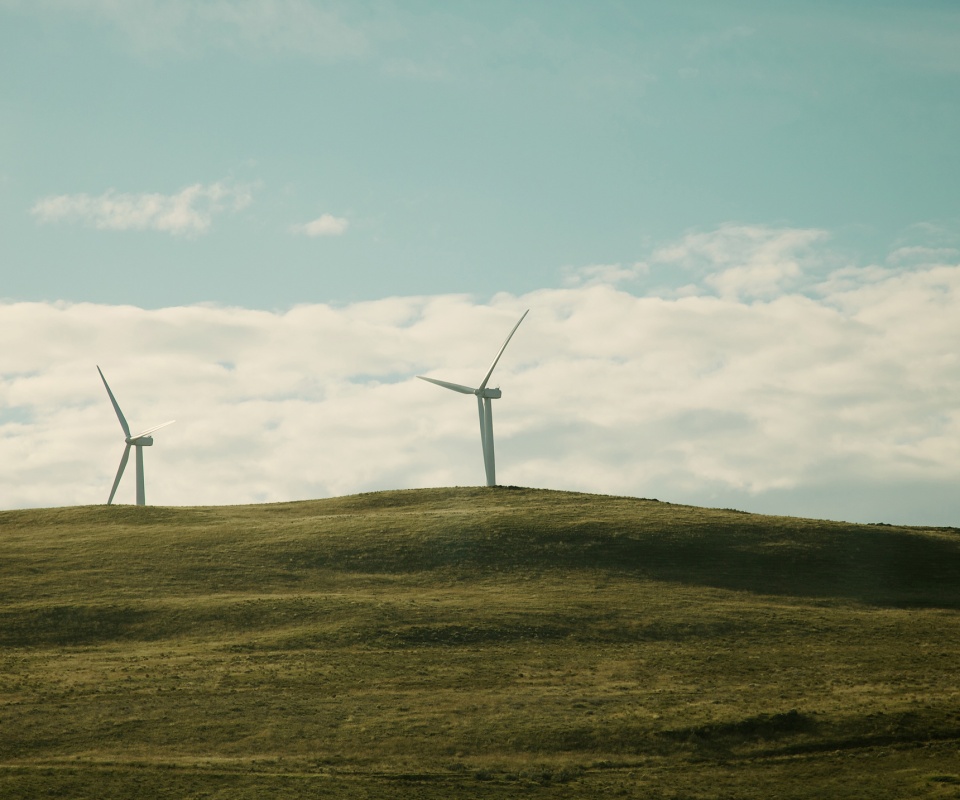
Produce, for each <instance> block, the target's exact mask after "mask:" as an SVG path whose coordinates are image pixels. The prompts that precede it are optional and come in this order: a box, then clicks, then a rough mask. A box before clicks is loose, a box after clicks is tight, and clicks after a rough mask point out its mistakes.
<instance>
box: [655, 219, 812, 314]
mask: <svg viewBox="0 0 960 800" xmlns="http://www.w3.org/2000/svg"><path fill="white" fill-rule="evenodd" d="M826 238H827V234H826V232H825V231H821V230H815V229H796V228H768V227H764V226H759V225H724V226H722V227H721V228H719V229H718V230H715V231H709V232H705V233H691V234H689V235H687V236H686V237H685V238H684V239H683V240H682V241H680V242H678V243H676V244H673V245H670V246H669V247H663V248H660V249H659V250H657V251H655V252H654V253H653V256H652V261H654V262H657V263H660V264H675V265H678V266H682V267H684V268H686V269H688V270H690V271H691V273H693V274H695V275H697V276H699V277H700V278H703V279H704V282H705V284H706V286H705V287H704V289H707V288H708V287H709V289H710V290H712V291H715V292H716V293H718V294H719V295H720V296H722V297H730V298H734V297H739V298H744V299H746V298H763V299H769V298H772V297H776V296H777V295H779V294H781V293H783V292H784V291H788V290H791V289H796V288H798V287H799V286H800V284H801V280H802V278H803V276H804V273H805V271H806V269H808V268H809V266H810V265H811V262H814V261H816V260H817V259H818V258H822V253H820V252H818V251H816V250H814V249H813V246H814V245H816V244H818V243H820V242H822V241H824V240H825V239H826Z"/></svg>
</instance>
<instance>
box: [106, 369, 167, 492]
mask: <svg viewBox="0 0 960 800" xmlns="http://www.w3.org/2000/svg"><path fill="white" fill-rule="evenodd" d="M97 372H99V373H100V380H102V381H103V385H104V386H105V387H106V389H107V394H108V395H110V402H111V403H113V410H114V411H116V412H117V419H118V420H120V427H121V428H123V435H124V437H126V438H125V439H124V442H126V445H127V446H126V447H125V448H124V449H123V455H122V456H121V457H120V469H118V470H117V477H116V478H115V479H114V481H113V488H112V489H111V490H110V499H109V500H107V505H110V504H111V503H112V502H113V496H114V495H115V494H116V493H117V486H119V485H120V478H121V477H122V476H123V468H124V467H125V466H127V459H128V458H130V448H131V447H136V448H137V505H138V506H144V505H146V504H147V501H146V499H145V496H144V492H143V448H144V447H150V445H152V444H153V437H152V436H151V435H150V434H151V433H153V432H154V431H158V430H160V429H161V428H165V427H167V425H170V424H171V423H173V422H176V420H173V419H172V420H170V421H169V422H164V423H163V424H162V425H155V426H154V427H152V428H147V430H145V431H143V432H142V433H138V434H137V435H136V436H131V435H130V426H129V425H127V420H126V419H125V418H124V416H123V412H122V411H121V410H120V406H119V405H117V398H115V397H114V396H113V392H111V391H110V385H109V384H108V383H107V379H106V378H104V377H103V370H102V369H100V367H97Z"/></svg>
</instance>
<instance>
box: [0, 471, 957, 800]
mask: <svg viewBox="0 0 960 800" xmlns="http://www.w3.org/2000/svg"><path fill="white" fill-rule="evenodd" d="M958 663H960V532H958V531H957V530H956V529H953V528H948V529H942V528H941V529H928V528H906V527H893V526H887V525H854V524H848V523H839V522H825V521H819V520H804V519H795V518H787V517H771V516H759V515H753V514H745V513H742V512H738V511H732V510H711V509H702V508H693V507H687V506H678V505H671V504H669V503H661V502H657V501H656V500H641V499H635V498H623V497H606V496H597V495H585V494H576V493H568V492H555V491H545V490H532V489H518V488H513V487H495V488H465V489H424V490H410V491H394V492H382V493H371V494H364V495H355V496H350V497H342V498H333V499H329V500H317V501H307V502H297V503H283V504H271V505H259V506H226V507H210V508H160V507H149V506H148V507H135V506H110V507H108V506H90V507H79V508H60V509H42V510H24V511H6V512H0V797H5V798H7V797H9V798H34V797H38V798H39V797H50V796H58V797H74V798H122V797H123V798H125V797H134V796H140V797H151V798H200V797H204V798H231V800H234V799H235V798H260V797H270V798H302V797H303V798H305V797H310V798H318V797H321V798H323V797H330V798H334V797H370V798H393V797H395V798H401V797H403V798H409V797H420V798H447V797H460V798H474V797H476V798H498V797H531V798H539V797H571V798H573V797H577V798H581V797H582V798H590V797H597V798H599V797H638V798H641V797H642V798H722V797H730V798H734V797H735V798H769V797H778V798H814V797H816V798H822V797H844V798H853V797H863V798H871V800H879V799H881V798H908V797H909V798H927V797H929V798H957V797H960V681H958V679H957V665H958Z"/></svg>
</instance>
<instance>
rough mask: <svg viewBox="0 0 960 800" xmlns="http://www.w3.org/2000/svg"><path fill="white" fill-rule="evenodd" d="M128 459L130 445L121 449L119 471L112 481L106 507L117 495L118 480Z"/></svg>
mask: <svg viewBox="0 0 960 800" xmlns="http://www.w3.org/2000/svg"><path fill="white" fill-rule="evenodd" d="M128 458H130V445H127V446H126V447H124V448H123V455H122V456H121V457H120V469H118V470H117V477H116V478H114V479H113V488H112V489H111V490H110V499H109V500H107V505H110V504H111V503H112V502H113V496H114V495H115V494H116V493H117V487H118V486H119V485H120V478H122V477H123V468H124V467H125V466H127V459H128Z"/></svg>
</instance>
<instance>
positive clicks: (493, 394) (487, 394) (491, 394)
mask: <svg viewBox="0 0 960 800" xmlns="http://www.w3.org/2000/svg"><path fill="white" fill-rule="evenodd" d="M473 393H474V394H475V395H476V396H477V397H483V398H489V399H490V400H499V399H500V398H501V397H503V395H502V394H501V393H500V388H499V387H498V388H496V389H475V390H474V392H473Z"/></svg>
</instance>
